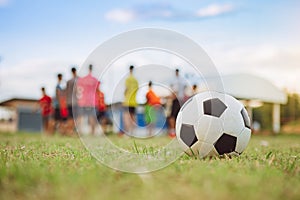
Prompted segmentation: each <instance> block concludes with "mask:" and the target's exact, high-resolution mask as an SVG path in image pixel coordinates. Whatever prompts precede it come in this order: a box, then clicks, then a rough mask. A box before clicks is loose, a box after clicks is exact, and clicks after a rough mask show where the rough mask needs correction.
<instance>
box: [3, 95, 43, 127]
mask: <svg viewBox="0 0 300 200" xmlns="http://www.w3.org/2000/svg"><path fill="white" fill-rule="evenodd" d="M0 107H1V108H2V109H1V112H6V113H7V114H6V115H8V116H9V117H8V118H6V119H2V120H1V122H0V131H8V132H15V131H30V132H40V131H41V130H42V118H41V115H40V113H39V110H38V108H39V104H38V100H36V99H25V98H12V99H9V100H6V101H3V102H1V103H0Z"/></svg>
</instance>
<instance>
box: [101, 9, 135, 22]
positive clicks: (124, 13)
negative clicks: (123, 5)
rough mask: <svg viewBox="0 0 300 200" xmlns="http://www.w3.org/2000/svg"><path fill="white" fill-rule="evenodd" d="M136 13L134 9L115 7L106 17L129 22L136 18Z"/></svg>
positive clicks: (115, 20) (110, 19)
mask: <svg viewBox="0 0 300 200" xmlns="http://www.w3.org/2000/svg"><path fill="white" fill-rule="evenodd" d="M135 15H136V14H135V13H134V11H132V10H127V9H114V10H111V11H109V12H107V13H106V14H105V18H106V19H107V20H109V21H114V22H118V23H128V22H130V21H132V20H134V19H135V17H136V16H135Z"/></svg>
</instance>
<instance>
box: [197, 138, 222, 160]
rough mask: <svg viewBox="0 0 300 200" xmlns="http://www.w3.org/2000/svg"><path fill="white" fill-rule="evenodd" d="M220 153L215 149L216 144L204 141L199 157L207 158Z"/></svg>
mask: <svg viewBox="0 0 300 200" xmlns="http://www.w3.org/2000/svg"><path fill="white" fill-rule="evenodd" d="M217 155H218V153H217V152H216V151H215V148H214V145H212V144H208V143H205V142H203V143H202V145H201V147H200V150H199V157H200V158H205V157H207V156H217Z"/></svg>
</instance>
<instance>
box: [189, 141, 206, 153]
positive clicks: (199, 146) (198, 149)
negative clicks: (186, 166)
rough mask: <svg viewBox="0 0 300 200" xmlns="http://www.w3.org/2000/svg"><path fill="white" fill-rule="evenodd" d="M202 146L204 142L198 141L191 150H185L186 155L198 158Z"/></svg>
mask: <svg viewBox="0 0 300 200" xmlns="http://www.w3.org/2000/svg"><path fill="white" fill-rule="evenodd" d="M201 146H202V142H200V141H198V142H196V143H195V144H194V145H193V146H192V147H191V148H187V149H185V153H187V154H188V155H190V156H198V154H199V151H200V148H201Z"/></svg>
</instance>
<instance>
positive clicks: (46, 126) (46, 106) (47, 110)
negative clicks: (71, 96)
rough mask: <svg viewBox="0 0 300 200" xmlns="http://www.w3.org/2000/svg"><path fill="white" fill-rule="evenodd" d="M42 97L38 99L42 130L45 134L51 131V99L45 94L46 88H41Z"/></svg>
mask: <svg viewBox="0 0 300 200" xmlns="http://www.w3.org/2000/svg"><path fill="white" fill-rule="evenodd" d="M41 91H42V98H41V99H40V100H39V103H40V108H41V114H42V120H43V131H44V132H45V133H47V134H49V133H51V131H50V130H51V129H50V125H51V124H50V123H51V122H50V120H51V115H52V99H51V97H49V96H48V95H47V94H46V89H45V88H44V87H42V88H41Z"/></svg>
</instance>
